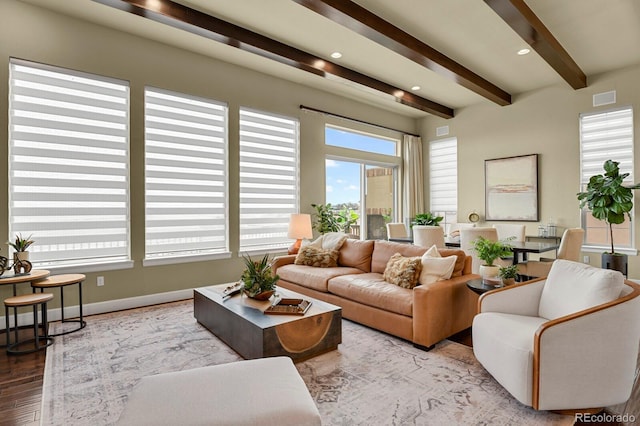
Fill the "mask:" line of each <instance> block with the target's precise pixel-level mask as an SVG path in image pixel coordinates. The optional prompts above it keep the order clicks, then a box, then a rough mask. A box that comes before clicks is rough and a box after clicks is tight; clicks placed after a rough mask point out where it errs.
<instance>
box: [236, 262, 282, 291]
mask: <svg viewBox="0 0 640 426" xmlns="http://www.w3.org/2000/svg"><path fill="white" fill-rule="evenodd" d="M242 258H243V259H244V265H245V270H244V271H243V272H242V278H241V279H240V280H241V281H242V282H243V283H244V292H245V293H246V294H247V296H249V297H251V298H253V299H258V300H266V299H268V298H270V297H271V296H272V295H273V293H275V290H276V283H277V282H278V280H279V279H280V277H279V276H278V275H273V272H272V271H271V262H269V255H268V254H265V255H264V257H263V258H262V260H261V261H259V262H256V261H254V260H252V259H251V256H248V255H247V256H242Z"/></svg>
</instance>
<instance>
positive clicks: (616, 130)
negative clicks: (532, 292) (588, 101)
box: [580, 107, 633, 248]
mask: <svg viewBox="0 0 640 426" xmlns="http://www.w3.org/2000/svg"><path fill="white" fill-rule="evenodd" d="M609 159H611V160H614V161H617V162H619V163H620V164H619V167H620V173H629V176H628V177H627V179H626V180H625V182H626V183H629V184H632V183H633V110H632V109H631V108H630V107H629V108H622V109H616V110H610V111H605V112H597V113H590V114H581V115H580V186H581V188H582V189H581V190H582V191H584V190H586V186H587V184H588V183H589V178H591V176H593V175H597V174H602V173H604V168H603V165H604V162H605V161H606V160H609ZM582 227H583V228H584V229H585V245H588V246H597V247H599V246H603V247H606V246H609V245H610V244H611V243H610V235H609V230H608V226H607V224H606V223H605V222H603V221H599V220H597V219H595V218H594V217H593V216H592V215H591V213H590V212H589V211H588V210H587V209H586V207H585V208H584V209H583V211H582ZM613 233H614V235H613V240H614V242H615V245H616V247H622V248H624V247H632V241H633V239H632V227H631V224H630V223H629V221H628V220H626V221H625V222H624V223H622V224H620V225H614V228H613Z"/></svg>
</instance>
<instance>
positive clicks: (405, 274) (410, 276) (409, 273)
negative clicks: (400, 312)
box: [382, 253, 422, 288]
mask: <svg viewBox="0 0 640 426" xmlns="http://www.w3.org/2000/svg"><path fill="white" fill-rule="evenodd" d="M421 271H422V259H421V258H420V257H417V256H416V257H404V256H402V255H401V254H399V253H396V254H394V255H393V256H391V259H389V262H387V267H386V268H385V269H384V274H382V278H384V280H385V281H386V282H388V283H391V284H395V285H399V286H400V287H404V288H414V287H415V286H416V284H418V278H420V272H421Z"/></svg>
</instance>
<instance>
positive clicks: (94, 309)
mask: <svg viewBox="0 0 640 426" xmlns="http://www.w3.org/2000/svg"><path fill="white" fill-rule="evenodd" d="M191 298H193V289H192V288H188V289H185V290H177V291H169V292H166V293H157V294H148V295H146V296H136V297H128V298H126V299H116V300H108V301H106V302H96V303H89V304H83V305H82V315H83V316H87V315H96V314H104V313H107V312H114V311H122V310H124V309H133V308H140V307H142V306H149V305H157V304H159V303H168V302H175V301H177V300H185V299H191ZM12 312H13V309H9V315H10V317H12V316H13V315H12ZM38 312H40V310H39V309H38ZM1 314H2V316H1V317H0V330H3V329H4V328H5V317H4V310H2V313H1ZM79 315H80V307H79V306H78V305H75V306H65V308H64V316H65V318H76V317H78V316H79ZM38 318H39V317H38ZM61 318H62V316H61V312H60V308H56V309H48V310H47V320H48V321H59V320H60V319H61ZM32 324H33V311H32V310H31V309H29V310H28V311H27V312H23V313H20V314H18V325H20V326H26V325H32ZM11 326H12V327H13V320H11Z"/></svg>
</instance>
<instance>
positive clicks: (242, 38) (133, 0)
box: [93, 0, 454, 118]
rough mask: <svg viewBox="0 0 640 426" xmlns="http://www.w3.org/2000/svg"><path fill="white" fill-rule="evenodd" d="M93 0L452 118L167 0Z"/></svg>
mask: <svg viewBox="0 0 640 426" xmlns="http://www.w3.org/2000/svg"><path fill="white" fill-rule="evenodd" d="M93 1H95V2H97V3H101V4H104V5H107V6H110V7H113V8H116V9H119V10H123V11H125V12H128V13H132V14H135V15H138V16H142V17H144V18H147V19H150V20H153V21H155V22H159V23H162V24H165V25H169V26H172V27H174V28H178V29H181V30H184V31H188V32H190V33H192V34H197V35H199V36H202V37H206V38H208V39H210V40H215V41H217V42H220V43H224V44H226V45H229V46H232V47H235V48H238V49H240V50H243V51H246V52H250V53H253V54H256V55H259V56H262V57H264V58H268V59H271V60H275V61H277V62H280V63H282V64H285V65H289V66H291V67H294V68H298V69H301V70H304V71H307V72H310V73H312V74H315V75H318V76H321V77H324V78H327V79H331V76H337V77H339V78H342V79H346V80H350V81H351V82H354V83H357V84H360V85H363V86H366V87H369V88H371V89H374V90H376V91H378V92H381V93H384V94H386V95H391V96H392V97H393V98H394V99H395V101H396V102H399V103H401V104H404V105H407V106H409V107H412V108H415V109H418V110H421V111H424V112H428V113H430V114H433V115H436V116H438V117H443V118H452V117H453V116H454V112H453V109H451V108H449V107H447V106H444V105H441V104H439V103H437V102H434V101H432V100H429V99H426V98H422V97H420V96H416V95H414V94H412V93H407V92H405V91H404V90H402V89H401V88H398V87H395V86H393V85H391V84H388V83H385V82H383V81H380V80H377V79H375V78H373V77H369V76H367V75H364V74H362V73H359V72H357V71H354V70H351V69H349V68H346V67H343V66H340V65H338V64H335V63H332V62H330V61H327V60H325V59H322V58H320V57H317V56H314V55H312V54H310V53H307V52H304V51H302V50H300V49H296V48H294V47H291V46H288V45H286V44H284V43H281V42H279V41H277V40H273V39H270V38H268V37H265V36H263V35H261V34H258V33H255V32H253V31H250V30H247V29H245V28H242V27H239V26H237V25H235V24H232V23H229V22H226V21H223V20H221V19H218V18H215V17H213V16H211V15H208V14H206V13H204V12H200V11H198V10H195V9H192V8H189V7H187V6H184V5H181V4H178V3H175V2H173V1H170V0H93Z"/></svg>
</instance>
